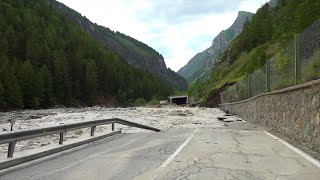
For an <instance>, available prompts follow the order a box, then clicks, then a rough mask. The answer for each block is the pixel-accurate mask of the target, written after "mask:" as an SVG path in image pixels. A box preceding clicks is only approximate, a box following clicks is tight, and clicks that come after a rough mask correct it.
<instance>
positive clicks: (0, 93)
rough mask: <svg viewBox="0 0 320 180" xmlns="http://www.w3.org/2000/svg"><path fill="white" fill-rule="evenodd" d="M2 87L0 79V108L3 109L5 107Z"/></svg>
mask: <svg viewBox="0 0 320 180" xmlns="http://www.w3.org/2000/svg"><path fill="white" fill-rule="evenodd" d="M3 95H4V88H3V86H2V83H1V81H0V109H4V108H5V102H4V99H3V98H4V97H3Z"/></svg>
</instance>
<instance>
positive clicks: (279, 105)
mask: <svg viewBox="0 0 320 180" xmlns="http://www.w3.org/2000/svg"><path fill="white" fill-rule="evenodd" d="M220 107H221V109H223V110H224V111H228V112H229V113H232V114H236V115H239V116H241V117H242V118H244V119H247V120H249V121H250V122H253V123H259V124H262V125H266V126H269V127H271V128H273V129H274V130H276V131H278V132H281V133H282V134H284V135H286V136H288V137H289V138H291V139H293V140H295V141H297V142H299V143H300V144H303V145H304V146H307V147H308V148H310V149H313V150H315V151H317V152H320V80H315V81H311V82H308V83H305V84H301V85H297V86H293V87H290V88H286V89H282V90H277V91H273V92H270V93H266V94H262V95H259V96H256V97H253V98H251V99H248V100H245V101H241V102H236V103H226V104H221V105H220Z"/></svg>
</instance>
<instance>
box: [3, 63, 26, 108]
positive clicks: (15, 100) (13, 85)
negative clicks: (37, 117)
mask: <svg viewBox="0 0 320 180" xmlns="http://www.w3.org/2000/svg"><path fill="white" fill-rule="evenodd" d="M1 81H2V85H3V89H4V93H3V97H4V102H6V106H5V108H6V109H19V108H23V100H22V94H21V89H20V86H19V83H18V81H17V78H16V77H15V75H14V74H13V73H12V71H11V69H7V66H4V68H3V69H2V72H1Z"/></svg>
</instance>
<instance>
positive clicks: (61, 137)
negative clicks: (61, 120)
mask: <svg viewBox="0 0 320 180" xmlns="http://www.w3.org/2000/svg"><path fill="white" fill-rule="evenodd" d="M59 144H63V132H61V133H60V140H59Z"/></svg>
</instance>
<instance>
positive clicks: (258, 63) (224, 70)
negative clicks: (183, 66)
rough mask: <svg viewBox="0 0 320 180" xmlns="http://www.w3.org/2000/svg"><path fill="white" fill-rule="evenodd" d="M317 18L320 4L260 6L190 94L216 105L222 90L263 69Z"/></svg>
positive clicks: (309, 0) (291, 1)
mask: <svg viewBox="0 0 320 180" xmlns="http://www.w3.org/2000/svg"><path fill="white" fill-rule="evenodd" d="M319 18H320V0H299V1H297V0H278V1H275V0H272V1H271V2H270V4H269V3H267V4H265V5H263V6H262V7H261V8H260V9H259V10H258V11H257V13H256V14H255V15H254V16H253V17H252V21H251V22H250V23H247V24H245V26H244V28H243V31H242V33H241V34H240V35H239V36H238V37H237V38H236V39H234V40H233V41H232V43H231V44H230V46H229V48H228V50H227V51H225V52H224V53H223V54H222V56H221V57H220V59H221V61H220V62H219V63H218V64H217V65H216V67H215V69H214V71H213V72H212V74H211V78H210V79H209V80H207V81H206V82H205V83H196V84H195V85H194V86H192V87H191V88H190V91H189V93H190V94H192V95H194V96H196V97H198V98H199V99H201V100H202V101H204V104H205V105H209V106H212V105H217V104H219V100H220V98H219V96H220V94H219V92H221V90H223V89H224V88H225V87H226V86H228V85H230V84H232V83H234V82H236V81H239V80H241V79H243V78H244V77H246V76H247V75H248V74H251V73H253V72H254V71H255V70H256V69H258V68H260V67H262V66H263V65H264V64H265V62H266V60H267V59H269V58H271V57H272V56H273V55H275V54H276V53H278V52H279V51H281V50H283V48H285V47H286V46H287V45H288V43H289V41H292V40H293V38H294V35H295V34H297V33H301V32H302V31H304V30H305V29H306V28H307V27H309V26H310V25H311V24H312V23H314V22H315V21H316V20H318V19H319Z"/></svg>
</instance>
